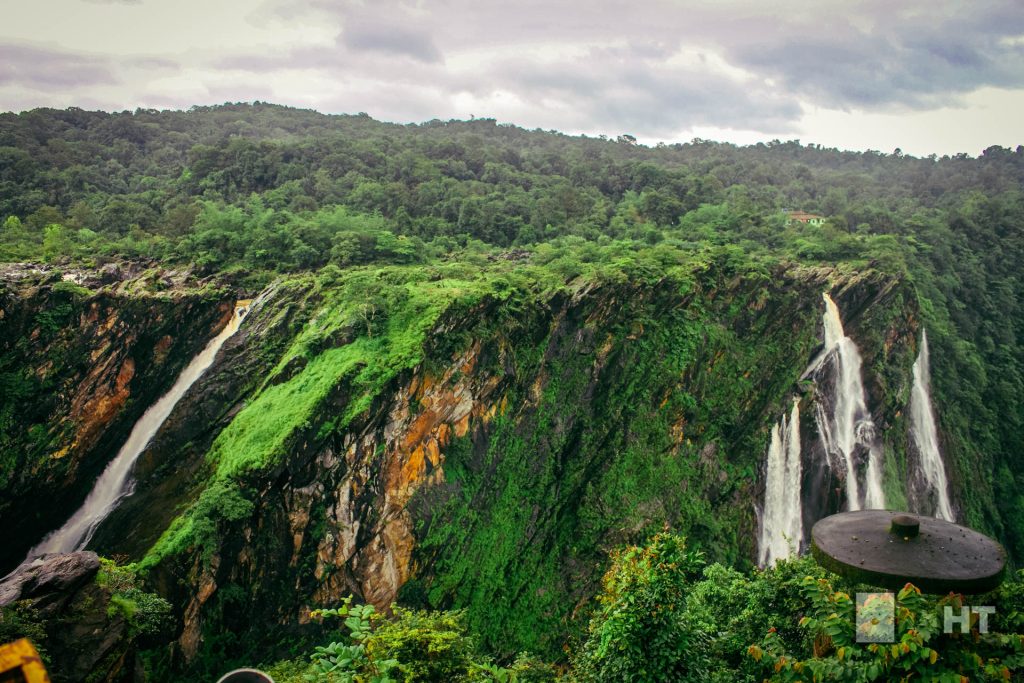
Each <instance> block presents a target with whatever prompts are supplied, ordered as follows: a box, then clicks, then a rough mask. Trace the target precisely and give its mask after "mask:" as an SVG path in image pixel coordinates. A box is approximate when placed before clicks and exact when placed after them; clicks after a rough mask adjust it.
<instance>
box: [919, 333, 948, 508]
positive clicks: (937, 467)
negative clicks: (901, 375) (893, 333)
mask: <svg viewBox="0 0 1024 683" xmlns="http://www.w3.org/2000/svg"><path fill="white" fill-rule="evenodd" d="M910 434H911V436H912V437H913V439H914V443H916V444H917V451H918V454H919V457H920V459H921V465H920V473H921V475H922V476H923V479H924V482H923V483H924V489H925V490H924V491H923V492H922V493H923V496H922V497H923V498H924V499H925V500H929V501H932V503H933V505H934V511H928V512H932V513H933V514H934V515H935V516H936V517H938V518H940V519H944V520H946V521H948V522H952V521H954V519H953V509H952V507H951V506H950V503H949V481H948V479H947V478H946V467H945V465H944V464H943V462H942V455H941V454H940V453H939V432H938V429H937V428H936V426H935V414H934V411H933V410H932V399H931V378H930V374H929V357H928V332H927V331H924V330H922V332H921V351H920V353H919V354H918V356H917V361H916V362H915V363H914V387H913V389H912V391H911V394H910Z"/></svg>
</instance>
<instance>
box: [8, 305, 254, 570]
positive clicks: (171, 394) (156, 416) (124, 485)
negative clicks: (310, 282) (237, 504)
mask: <svg viewBox="0 0 1024 683" xmlns="http://www.w3.org/2000/svg"><path fill="white" fill-rule="evenodd" d="M247 310H248V309H246V308H241V307H240V308H237V309H236V311H235V313H234V314H233V315H232V316H231V320H229V321H228V324H227V325H226V326H225V327H224V329H223V330H221V331H220V333H219V334H218V335H217V336H216V337H214V338H213V339H211V340H210V342H209V343H208V344H207V345H206V348H204V349H203V350H202V351H200V352H199V355H197V356H196V357H195V358H193V359H192V362H190V363H189V364H188V366H187V367H186V368H185V369H184V370H182V371H181V374H180V375H178V379H177V381H175V383H174V386H172V387H171V389H170V391H168V392H167V393H166V394H164V395H163V396H162V397H161V398H160V400H158V401H157V402H156V403H154V404H153V405H151V406H150V407H149V408H148V409H147V410H146V412H145V413H144V414H143V415H142V417H141V418H139V421H138V422H136V423H135V426H134V427H132V431H131V434H130V435H129V436H128V440H127V441H126V442H125V443H124V445H123V446H121V450H119V451H118V452H117V455H116V456H114V459H113V460H111V461H110V463H109V464H108V465H107V468H106V469H105V470H103V474H101V475H100V477H99V479H97V480H96V484H95V485H94V486H93V488H92V491H90V492H89V496H88V497H87V498H86V499H85V502H84V503H83V504H82V507H80V508H79V509H78V511H77V512H75V514H73V515H72V516H71V519H69V520H68V521H67V522H65V524H64V526H62V527H61V528H60V529H57V530H56V531H54V532H52V533H50V534H48V535H47V536H46V537H45V538H44V539H43V540H42V541H41V542H40V543H39V545H37V546H36V547H34V548H32V550H30V551H29V553H28V557H27V558H26V561H28V560H31V559H33V558H35V557H39V556H40V555H43V554H45V553H61V552H71V551H74V550H81V549H83V548H85V546H86V545H87V544H88V543H89V541H90V540H91V539H92V536H93V534H94V533H95V532H96V529H97V527H99V525H100V523H101V522H102V521H103V520H104V519H106V517H107V515H109V514H110V513H111V512H112V511H113V510H114V508H115V507H117V504H118V503H119V502H121V500H122V499H123V498H125V497H127V496H129V495H131V493H132V491H133V490H134V488H135V483H134V482H133V481H131V480H130V475H131V471H132V466H133V465H134V464H135V461H136V460H137V459H138V457H139V455H140V454H141V453H142V451H143V450H145V448H146V446H147V445H149V442H150V440H151V439H152V438H153V436H154V435H155V434H156V432H157V430H158V429H160V426H161V425H162V424H163V423H164V420H166V419H167V417H168V416H169V415H170V414H171V411H172V410H173V409H174V406H175V405H177V403H178V401H179V400H180V399H181V397H182V396H184V395H185V392H186V391H188V388H189V387H190V386H192V383H193V382H195V381H196V380H197V379H199V377H200V376H202V374H203V372H205V371H206V369H207V368H208V367H210V365H211V364H212V363H213V359H214V358H215V357H216V355H217V352H218V351H219V350H220V347H221V346H223V345H224V342H225V341H227V340H228V337H230V336H231V335H233V334H234V333H235V332H236V331H237V330H238V326H239V325H240V324H241V322H242V318H243V317H244V316H245V313H246V311H247Z"/></svg>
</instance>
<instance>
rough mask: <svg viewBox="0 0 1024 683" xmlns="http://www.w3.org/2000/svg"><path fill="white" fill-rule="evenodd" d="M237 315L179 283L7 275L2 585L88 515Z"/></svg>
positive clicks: (1, 292) (163, 277)
mask: <svg viewBox="0 0 1024 683" xmlns="http://www.w3.org/2000/svg"><path fill="white" fill-rule="evenodd" d="M230 314H231V301H229V296H228V295H227V293H226V292H225V291H224V290H221V289H218V288H208V289H206V290H200V288H199V287H198V283H195V282H189V281H188V278H187V276H185V275H184V274H178V273H159V272H157V271H148V272H146V271H144V270H142V269H141V268H139V267H132V266H127V265H126V266H124V267H121V266H116V265H115V266H112V267H110V268H107V269H105V270H102V271H97V272H83V271H67V272H62V271H60V270H58V269H55V268H49V267H36V266H19V265H7V266H3V267H2V269H0V387H2V390H0V520H2V521H3V523H4V526H5V528H8V529H17V530H18V532H17V533H16V534H7V535H5V538H7V539H8V542H6V543H4V544H3V545H2V547H0V573H6V572H7V571H9V570H10V569H11V568H13V566H14V565H16V564H17V563H18V562H19V561H20V560H21V559H22V558H23V557H24V555H25V552H26V551H28V549H29V547H30V546H32V545H33V544H34V543H36V542H38V541H39V540H40V539H41V537H42V536H43V535H44V534H45V533H47V532H49V531H52V530H53V529H56V528H57V527H59V526H60V525H61V524H62V523H63V522H64V521H65V520H66V519H67V518H68V517H69V516H70V514H71V513H72V512H73V511H74V510H75V509H76V508H77V507H78V506H79V505H80V504H81V503H82V501H83V500H84V498H85V496H86V495H87V493H88V492H89V490H90V488H91V487H92V483H93V481H94V480H95V478H96V477H97V476H98V475H99V473H100V472H101V471H102V470H103V468H104V467H105V466H106V464H107V462H109V460H110V459H111V458H112V457H113V456H114V455H115V454H116V452H117V450H118V448H119V447H120V445H121V443H122V442H123V441H124V439H125V438H126V436H127V434H128V432H129V431H130V430H131V428H132V425H133V424H134V423H135V421H136V420H137V419H138V418H139V417H140V416H141V415H142V413H143V412H144V411H145V410H146V408H147V407H148V406H149V405H150V404H152V403H153V402H154V401H155V400H156V399H157V398H159V396H160V395H161V394H162V393H163V392H164V391H166V390H167V389H168V388H169V387H170V386H171V384H173V382H174V379H175V376H176V375H177V373H178V372H179V371H180V370H181V368H182V367H183V366H184V365H185V364H186V363H187V362H188V361H189V359H190V358H191V357H192V356H193V355H194V354H195V353H196V352H197V351H198V350H199V349H201V348H202V346H203V344H204V343H205V341H206V340H207V338H208V337H210V336H211V335H212V334H213V333H215V332H216V330H217V329H219V328H220V327H221V326H223V325H224V324H225V323H226V321H227V319H228V316H230Z"/></svg>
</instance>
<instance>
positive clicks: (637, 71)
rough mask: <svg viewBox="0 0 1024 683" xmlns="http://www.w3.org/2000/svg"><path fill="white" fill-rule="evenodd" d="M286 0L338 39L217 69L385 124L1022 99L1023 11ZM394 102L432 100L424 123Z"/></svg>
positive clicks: (764, 117)
mask: <svg viewBox="0 0 1024 683" xmlns="http://www.w3.org/2000/svg"><path fill="white" fill-rule="evenodd" d="M274 1H275V2H276V3H277V4H276V11H277V13H278V16H279V17H280V18H282V19H287V20H288V21H302V20H305V21H310V20H315V21H317V22H327V25H328V26H331V27H333V28H335V29H336V30H337V31H339V35H338V39H337V41H336V42H335V44H333V45H331V46H327V47H320V48H311V47H301V48H296V49H293V50H290V51H288V52H286V53H284V54H280V55H271V54H266V53H263V54H256V53H253V54H248V55H246V54H240V55H234V56H229V57H226V58H221V59H220V60H218V61H217V62H216V66H218V67H221V68H230V69H237V70H242V71H249V72H252V73H268V72H272V71H275V70H280V69H298V70H311V71H316V72H317V73H318V74H319V75H321V76H328V77H332V78H337V79H338V83H339V87H343V88H345V89H346V95H345V97H344V98H342V99H339V100H337V101H338V102H341V101H345V102H352V103H353V104H351V105H349V107H348V108H349V109H353V108H355V109H365V110H367V111H372V112H373V113H375V114H376V115H378V116H383V117H385V118H387V117H392V118H398V117H400V118H402V119H403V120H410V119H411V120H415V119H421V120H422V119H427V118H431V117H433V116H439V115H444V112H446V111H452V110H453V109H455V105H454V102H455V101H456V100H457V98H458V95H459V94H460V93H470V94H472V95H474V96H476V97H478V98H488V97H490V96H491V95H493V94H494V93H496V92H499V91H500V92H503V93H511V94H512V95H513V96H514V98H515V99H516V100H517V101H518V102H520V103H522V105H521V106H520V105H508V106H510V107H512V109H513V110H515V111H517V112H520V113H525V115H527V116H529V117H533V118H538V119H542V118H543V117H545V116H550V117H551V118H549V119H548V121H549V123H547V124H542V125H552V126H561V127H572V128H575V129H580V130H596V129H610V130H611V131H615V130H628V132H632V133H634V134H637V135H642V136H646V137H655V136H662V135H671V134H672V133H674V132H676V131H679V130H682V129H684V128H687V127H689V126H693V125H704V126H715V127H732V128H746V129H753V130H759V131H764V132H772V133H776V132H777V133H784V132H787V131H790V130H792V129H793V126H794V125H795V122H796V121H797V120H799V118H800V117H801V116H802V114H803V111H802V108H801V105H800V103H801V102H805V103H808V104H812V105H818V106H822V107H824V108H833V109H847V110H848V109H851V108H858V109H864V110H869V111H886V110H891V109H893V108H903V107H909V108H914V109H927V108H935V107H941V106H949V105H956V104H957V103H958V101H959V100H958V98H960V97H961V96H963V95H965V94H967V93H970V92H972V91H974V90H976V89H978V88H980V87H983V86H997V87H1007V88H1018V87H1024V47H1022V45H1021V44H1020V41H1019V40H1018V39H1017V38H1018V37H1019V36H1021V35H1022V34H1024V12H1020V11H1019V8H1016V9H1015V5H1016V3H1017V2H1018V0H979V2H976V3H973V4H972V5H970V6H969V7H964V6H962V5H961V4H959V3H957V2H955V0H907V1H906V2H903V3H901V4H900V5H898V6H896V7H893V6H892V4H891V3H889V2H886V1H884V0H865V1H863V2H859V3H849V2H838V1H837V2H829V1H828V0H823V1H822V2H819V3H818V4H817V5H814V6H808V5H807V4H806V3H805V2H801V1H800V0H777V1H776V2H773V3H771V4H765V3H763V2H760V1H758V0H722V1H721V2H716V3H703V2H700V3H698V2H685V3H684V2H679V1H677V0H651V1H650V2H647V3H644V4H643V5H642V6H637V5H636V4H635V3H631V2H627V1H626V0H603V1H601V2H593V3H578V2H575V1H574V0H521V2H519V3H515V4H510V3H496V2H495V3H488V2H480V1H479V0H446V1H445V2H431V3H418V4H417V3H410V2H408V1H404V0H376V1H374V2H354V1H351V0H312V1H311V2H306V1H303V2H298V0H274ZM309 12H313V14H312V15H311V14H309ZM695 54H696V55H697V59H696V60H694V55H695ZM467 57H471V59H472V62H468V61H467ZM720 63H724V64H725V65H726V66H728V67H733V69H731V70H729V69H727V70H726V71H724V72H723V71H722V70H721V69H718V68H717V66H716V65H717V64H720ZM356 81H358V82H359V85H358V88H357V90H355V91H353V90H351V88H352V87H353V84H354V83H355V82H356ZM396 91H397V92H413V91H415V92H416V93H418V94H417V99H416V103H417V105H422V106H423V107H424V108H423V109H422V110H421V111H420V114H419V115H418V116H416V115H415V111H416V110H415V108H414V107H413V105H412V103H401V102H397V101H395V98H394V97H392V96H391V95H389V93H394V92H396ZM355 92H358V93H359V95H360V97H362V98H363V102H362V103H359V102H356V101H355V100H354V99H353V97H354V93H355ZM399 99H401V98H399ZM545 102H548V103H551V104H552V105H553V106H552V107H551V108H549V109H547V110H545V109H544V106H543V104H542V103H545ZM374 107H377V109H374ZM479 113H483V114H488V112H479ZM556 117H557V118H556ZM569 119H571V120H569Z"/></svg>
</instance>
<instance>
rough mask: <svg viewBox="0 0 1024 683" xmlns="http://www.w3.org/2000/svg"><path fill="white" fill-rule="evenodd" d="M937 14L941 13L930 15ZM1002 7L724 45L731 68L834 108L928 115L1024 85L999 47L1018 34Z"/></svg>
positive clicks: (788, 32) (1007, 50)
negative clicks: (989, 90)
mask: <svg viewBox="0 0 1024 683" xmlns="http://www.w3.org/2000/svg"><path fill="white" fill-rule="evenodd" d="M935 9H936V11H938V10H939V9H941V8H940V7H936V8H935ZM1005 9H1006V6H1005V4H999V5H997V4H995V3H989V4H987V5H985V4H980V5H972V6H971V7H970V10H969V14H965V13H964V12H963V11H961V10H957V11H954V12H952V13H951V14H949V15H946V16H942V15H940V14H936V15H933V16H932V17H930V18H929V20H928V21H927V23H923V22H922V21H921V17H920V16H919V15H916V14H915V15H909V16H906V15H903V16H901V15H898V14H897V15H896V16H893V17H891V18H887V17H886V16H885V15H884V14H882V13H881V12H879V13H878V15H877V16H871V17H869V18H870V19H871V20H873V21H874V22H875V24H880V25H881V27H878V26H876V27H874V28H873V30H871V31H870V32H867V31H864V30H862V29H858V28H855V27H854V25H852V24H842V23H839V22H833V23H831V24H827V25H819V26H813V25H806V26H804V27H802V28H801V27H797V26H791V27H786V29H785V30H782V31H778V32H775V33H772V34H766V35H765V37H764V38H762V39H761V40H759V41H752V42H750V43H747V44H741V45H733V46H728V45H727V46H725V51H726V55H727V56H728V57H730V58H731V59H732V60H733V61H734V62H735V63H737V64H739V65H741V66H743V67H745V68H747V69H749V70H751V71H753V72H755V73H759V74H762V75H764V76H767V77H771V78H773V79H776V80H777V81H779V82H780V83H781V84H782V86H783V87H784V88H785V89H787V90H789V91H791V92H793V93H795V94H798V95H801V96H804V97H810V98H812V99H813V100H814V101H816V102H818V103H820V104H822V105H824V106H832V107H843V108H847V107H851V106H854V107H864V108H875V107H888V106H892V105H903V106H909V107H913V108H918V109H921V108H931V107H936V106H941V105H944V104H955V103H956V102H957V98H958V96H959V95H961V94H965V93H968V92H972V91H974V90H976V89H978V88H980V87H983V86H996V87H1020V86H1024V49H1022V48H1021V46H1020V45H1017V44H1014V43H1013V42H1007V41H1003V40H1001V39H1003V38H1012V37H1016V36H1017V35H1019V34H1020V32H1021V31H1022V30H1024V26H1022V22H1021V21H1020V20H1019V19H1017V20H1012V21H1009V22H1002V21H999V20H998V19H999V18H1004V17H1005Z"/></svg>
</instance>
